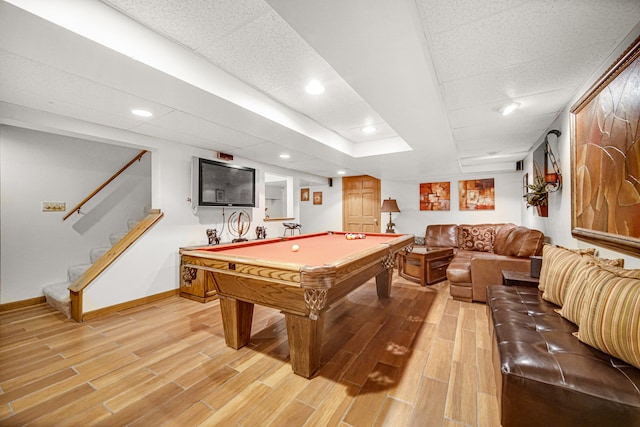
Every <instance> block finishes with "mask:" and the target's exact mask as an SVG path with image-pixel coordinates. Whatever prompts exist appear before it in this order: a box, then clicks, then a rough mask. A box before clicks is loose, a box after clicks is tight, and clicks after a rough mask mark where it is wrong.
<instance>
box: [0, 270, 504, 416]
mask: <svg viewBox="0 0 640 427" xmlns="http://www.w3.org/2000/svg"><path fill="white" fill-rule="evenodd" d="M394 278H395V280H394V286H393V289H392V295H391V298H389V299H387V300H379V299H378V298H377V296H376V291H375V284H374V283H373V281H369V282H368V283H366V284H365V285H363V286H361V287H360V288H359V289H357V290H356V291H354V292H353V293H351V294H350V295H348V296H347V297H346V298H345V299H343V300H342V301H341V302H339V303H338V304H336V305H335V306H333V307H331V309H330V310H329V311H328V312H327V318H326V320H325V333H324V340H325V344H324V347H323V358H322V359H323V366H322V367H321V369H320V370H319V371H318V372H317V374H316V375H315V376H314V377H313V378H312V379H310V380H307V379H304V378H302V377H300V376H297V375H295V374H293V373H292V371H291V366H290V365H289V363H288V357H289V348H288V344H287V336H286V335H287V334H286V328H285V322H284V315H283V314H281V313H280V312H278V311H277V310H273V309H269V308H265V307H260V306H256V307H255V313H254V321H253V330H252V338H251V343H250V345H248V346H246V347H244V348H242V349H240V350H233V349H231V348H228V347H226V345H225V343H224V335H223V330H222V322H221V318H220V307H219V304H218V302H217V301H214V302H210V303H207V304H201V303H199V302H194V301H191V300H188V299H184V298H180V297H177V296H175V297H171V298H166V299H163V300H160V301H157V302H154V303H151V304H147V305H145V306H141V307H137V308H134V309H129V310H125V311H121V312H118V313H115V314H112V315H109V316H107V317H102V318H99V319H94V320H91V321H87V322H85V323H81V324H79V323H75V322H73V321H71V320H69V319H67V318H65V317H64V316H63V315H61V314H60V313H58V312H56V311H55V310H53V309H52V308H50V307H48V306H47V305H45V304H42V305H38V306H32V307H27V308H22V309H17V310H12V311H5V312H2V313H0V343H1V348H0V393H1V394H0V425H1V426H14V425H16V426H17V425H35V426H54V425H55V426H88V425H98V426H102V425H104V426H121V425H131V426H160V425H167V426H197V425H203V426H204V425H208V426H218V425H220V426H421V427H422V426H490V427H493V426H499V425H500V423H499V416H498V403H497V399H496V397H495V383H494V376H493V368H492V365H491V342H490V337H489V332H488V325H487V315H486V312H485V306H484V304H476V303H462V302H458V301H453V300H452V299H451V297H450V296H449V288H448V284H447V282H446V281H445V282H441V283H439V284H436V285H433V286H428V287H425V288H421V287H420V286H418V285H417V284H415V283H413V282H409V281H406V280H404V279H402V278H399V277H398V276H397V274H395V275H394Z"/></svg>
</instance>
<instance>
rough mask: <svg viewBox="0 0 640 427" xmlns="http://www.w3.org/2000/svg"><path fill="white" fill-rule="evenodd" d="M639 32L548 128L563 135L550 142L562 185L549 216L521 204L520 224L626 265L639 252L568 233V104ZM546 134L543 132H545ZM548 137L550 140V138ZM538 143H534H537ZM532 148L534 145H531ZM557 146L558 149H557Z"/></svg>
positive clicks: (639, 261)
mask: <svg viewBox="0 0 640 427" xmlns="http://www.w3.org/2000/svg"><path fill="white" fill-rule="evenodd" d="M639 35H640V25H639V26H638V28H637V29H636V30H635V31H634V32H633V33H632V34H630V35H629V37H627V39H626V40H625V41H624V42H622V43H621V44H620V46H618V47H617V49H616V50H615V51H614V52H612V54H611V55H610V56H609V58H608V59H607V60H606V61H605V66H603V67H602V68H601V69H600V70H598V71H597V72H595V73H594V75H593V76H592V77H591V79H590V81H589V82H587V84H585V85H584V86H583V87H582V88H580V89H579V90H578V91H577V93H576V95H575V96H574V98H573V99H572V101H571V102H570V103H569V104H568V105H567V106H565V108H564V109H563V110H562V112H561V113H560V114H559V117H558V118H557V119H556V121H555V122H554V124H553V125H552V126H551V127H550V128H549V130H552V129H557V130H559V131H560V132H562V135H561V136H560V137H559V138H558V141H557V145H556V144H554V143H552V147H551V148H552V150H553V151H554V154H555V155H556V158H557V160H558V161H559V163H560V168H561V170H562V176H563V186H562V189H561V190H560V191H558V192H555V193H552V194H551V197H550V201H549V217H548V218H540V217H537V216H535V215H534V214H533V209H531V208H530V209H528V210H526V209H525V208H524V204H523V206H522V208H521V210H522V218H523V224H524V225H527V226H530V227H534V228H538V229H539V230H541V231H543V232H544V233H545V235H547V236H549V237H550V238H551V243H553V244H558V245H562V246H565V247H568V248H596V249H597V251H598V255H599V256H601V257H604V258H623V259H624V261H625V263H624V265H625V267H626V268H640V258H639V257H638V256H631V255H629V254H626V253H621V252H618V251H614V250H611V249H608V248H605V247H602V246H599V245H595V244H593V243H592V242H586V241H582V240H578V239H575V238H573V236H572V235H571V123H570V120H571V115H570V109H571V106H572V105H573V104H574V103H575V102H577V101H578V99H580V97H581V96H582V95H583V94H584V93H586V92H587V91H588V90H589V88H590V87H591V85H592V84H594V83H595V82H596V81H597V80H598V79H599V77H600V76H601V75H602V74H603V73H604V72H605V71H606V69H607V68H608V67H609V65H610V64H613V63H614V62H615V61H616V59H617V58H618V57H619V56H620V54H622V52H623V51H624V50H625V49H626V48H627V47H628V46H629V45H631V43H632V41H633V40H634V39H635V38H636V37H638V36H639ZM545 134H546V132H545ZM543 140H544V135H542V136H541V138H540V140H539V141H538V143H542V141H543ZM552 140H553V138H552V139H550V141H552ZM537 145H539V144H536V146H537ZM534 148H535V147H534ZM556 150H557V151H556ZM532 163H533V161H532V153H529V155H528V156H527V158H526V159H525V168H524V172H527V171H528V172H529V176H530V177H531V176H533V169H532ZM639 215H640V213H639Z"/></svg>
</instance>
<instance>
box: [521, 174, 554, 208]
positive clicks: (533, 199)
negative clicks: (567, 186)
mask: <svg viewBox="0 0 640 427" xmlns="http://www.w3.org/2000/svg"><path fill="white" fill-rule="evenodd" d="M527 188H529V190H531V191H529V192H527V194H525V195H524V196H522V197H524V198H525V200H526V202H527V207H529V206H547V203H548V200H549V199H548V196H549V193H548V192H547V184H546V183H545V182H544V177H543V176H540V175H538V176H536V177H535V178H534V180H533V183H532V184H528V185H527Z"/></svg>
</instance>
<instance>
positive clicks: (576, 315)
mask: <svg viewBox="0 0 640 427" xmlns="http://www.w3.org/2000/svg"><path fill="white" fill-rule="evenodd" d="M599 271H606V270H603V269H602V267H600V266H599V265H598V264H596V263H594V262H593V261H585V260H582V261H580V263H579V264H578V265H577V266H576V268H574V269H573V272H572V273H571V274H570V275H569V278H568V282H567V286H566V287H565V289H566V293H565V298H564V304H563V305H562V308H561V309H560V311H559V313H560V315H561V316H562V317H564V318H565V319H567V320H568V321H570V322H573V323H575V324H576V325H578V326H580V317H581V316H582V312H583V311H584V308H585V307H586V304H587V303H586V302H585V297H586V295H587V294H588V293H590V295H592V294H593V289H594V288H596V287H598V286H601V285H602V282H605V281H607V280H609V279H610V278H612V277H614V276H613V273H611V274H610V275H606V274H600V275H599V276H597V277H591V278H589V281H587V277H589V274H590V273H592V272H599ZM597 279H599V280H597Z"/></svg>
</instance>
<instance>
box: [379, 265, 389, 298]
mask: <svg viewBox="0 0 640 427" xmlns="http://www.w3.org/2000/svg"><path fill="white" fill-rule="evenodd" d="M392 282H393V268H385V269H384V270H382V271H381V272H380V273H379V274H378V275H377V276H376V291H377V292H378V298H387V297H389V296H391V283H392Z"/></svg>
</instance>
